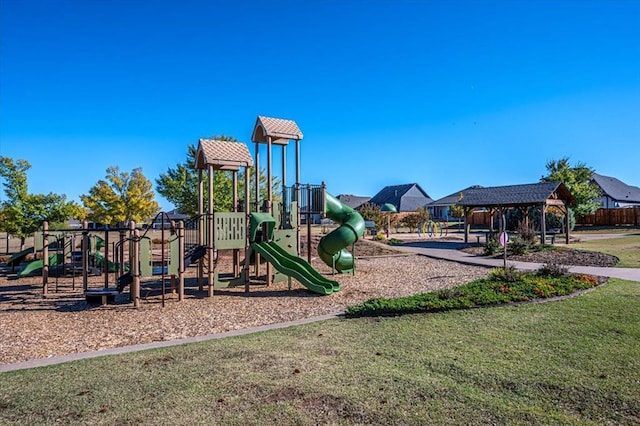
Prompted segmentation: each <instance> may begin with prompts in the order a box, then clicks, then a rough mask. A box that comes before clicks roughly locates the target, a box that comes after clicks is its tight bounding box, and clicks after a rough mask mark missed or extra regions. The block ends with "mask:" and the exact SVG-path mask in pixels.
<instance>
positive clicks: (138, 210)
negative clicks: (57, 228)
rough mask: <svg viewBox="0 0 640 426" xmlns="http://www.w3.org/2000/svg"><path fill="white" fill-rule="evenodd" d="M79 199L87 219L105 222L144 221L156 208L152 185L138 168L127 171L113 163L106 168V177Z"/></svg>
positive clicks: (117, 223) (156, 211)
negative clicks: (87, 211)
mask: <svg viewBox="0 0 640 426" xmlns="http://www.w3.org/2000/svg"><path fill="white" fill-rule="evenodd" d="M80 199H81V200H82V203H83V204H84V206H85V208H87V209H88V210H89V211H90V213H89V214H88V218H89V219H91V220H93V221H94V222H98V223H102V224H105V225H118V226H124V225H125V224H126V223H128V222H129V221H134V222H144V221H145V220H147V219H149V218H150V217H152V216H154V215H155V214H156V213H158V211H159V210H160V206H159V205H158V203H157V202H156V200H155V194H154V193H153V185H152V184H151V182H150V181H149V180H148V179H147V178H146V177H145V176H144V175H143V174H142V168H140V167H138V168H135V169H133V171H132V172H131V173H128V172H120V169H119V168H118V167H117V166H111V167H109V168H107V176H106V180H99V181H98V182H97V183H96V184H95V186H93V187H92V188H91V189H90V190H89V195H81V196H80Z"/></svg>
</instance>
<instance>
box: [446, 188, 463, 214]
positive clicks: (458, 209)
mask: <svg viewBox="0 0 640 426" xmlns="http://www.w3.org/2000/svg"><path fill="white" fill-rule="evenodd" d="M463 198H464V194H463V193H462V192H461V193H460V194H459V195H458V202H460V201H462V199H463ZM449 214H450V215H451V216H452V217H464V207H462V206H461V205H460V204H454V205H452V206H451V207H449Z"/></svg>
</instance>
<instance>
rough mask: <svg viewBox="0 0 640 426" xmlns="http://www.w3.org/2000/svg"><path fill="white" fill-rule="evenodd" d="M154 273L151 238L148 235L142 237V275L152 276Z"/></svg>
mask: <svg viewBox="0 0 640 426" xmlns="http://www.w3.org/2000/svg"><path fill="white" fill-rule="evenodd" d="M152 275H153V269H152V267H151V239H149V238H148V237H145V238H142V239H140V276H142V277H150V276H152Z"/></svg>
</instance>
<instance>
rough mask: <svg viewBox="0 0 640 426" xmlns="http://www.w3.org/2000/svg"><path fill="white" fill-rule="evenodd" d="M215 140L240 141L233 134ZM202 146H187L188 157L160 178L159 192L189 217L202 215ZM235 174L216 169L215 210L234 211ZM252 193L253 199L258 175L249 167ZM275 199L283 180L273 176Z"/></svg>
mask: <svg viewBox="0 0 640 426" xmlns="http://www.w3.org/2000/svg"><path fill="white" fill-rule="evenodd" d="M211 139H216V140H223V141H231V142H237V139H236V138H234V137H230V136H224V135H222V136H212V137H211ZM197 150H198V148H197V147H196V146H195V145H189V146H188V147H187V157H186V159H185V161H184V162H182V163H178V164H176V166H175V167H173V168H168V169H167V171H166V172H165V173H162V174H160V177H158V178H157V179H156V191H158V193H159V194H160V195H162V196H163V197H164V198H166V199H167V200H168V201H169V202H170V203H171V204H173V205H174V206H175V207H176V208H177V209H178V210H179V211H180V212H181V213H184V214H186V215H189V216H195V215H196V214H198V170H197V169H196V154H197ZM203 179H205V182H204V190H205V194H206V193H207V192H208V179H207V178H206V174H205V176H203ZM259 180H260V196H261V199H262V200H264V199H266V197H267V189H266V188H267V186H266V183H267V175H266V173H265V172H264V170H263V169H261V170H260V174H259ZM232 184H233V183H232V173H231V172H226V171H216V172H214V176H213V188H214V191H213V205H214V210H215V211H232V210H233V206H232V203H233V199H232V198H233V193H232V191H233V188H232ZM249 188H250V192H249V196H250V202H254V201H255V176H254V172H253V170H252V169H249ZM272 191H273V200H274V202H275V201H279V200H280V198H281V197H280V180H279V179H278V178H273V179H272ZM242 194H244V171H243V170H241V171H240V173H238V195H239V196H240V197H242V196H243V195H242ZM207 202H208V200H207V197H206V196H205V200H204V209H205V211H206V210H207Z"/></svg>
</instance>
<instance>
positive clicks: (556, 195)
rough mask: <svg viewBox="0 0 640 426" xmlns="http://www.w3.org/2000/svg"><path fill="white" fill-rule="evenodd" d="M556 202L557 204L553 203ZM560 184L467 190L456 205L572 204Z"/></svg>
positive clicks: (520, 205) (567, 192) (569, 196)
mask: <svg viewBox="0 0 640 426" xmlns="http://www.w3.org/2000/svg"><path fill="white" fill-rule="evenodd" d="M553 200H558V203H556V202H553ZM574 203H575V199H574V198H573V196H572V195H571V193H570V192H569V190H568V189H567V187H566V186H565V185H564V184H563V183H562V182H540V183H529V184H523V185H507V186H493V187H487V188H473V187H472V188H469V189H467V190H465V191H464V192H463V197H462V199H461V200H460V201H458V204H459V205H461V206H463V207H524V206H535V205H542V204H574Z"/></svg>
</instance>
